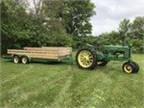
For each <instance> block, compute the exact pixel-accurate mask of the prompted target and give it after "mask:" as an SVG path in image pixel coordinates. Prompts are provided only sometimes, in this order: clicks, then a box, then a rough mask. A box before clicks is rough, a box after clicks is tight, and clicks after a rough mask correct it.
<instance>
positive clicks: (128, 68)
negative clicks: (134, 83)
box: [122, 62, 139, 74]
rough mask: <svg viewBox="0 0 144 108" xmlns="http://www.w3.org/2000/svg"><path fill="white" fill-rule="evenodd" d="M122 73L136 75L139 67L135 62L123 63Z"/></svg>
mask: <svg viewBox="0 0 144 108" xmlns="http://www.w3.org/2000/svg"><path fill="white" fill-rule="evenodd" d="M122 68H123V71H124V72H126V73H128V74H130V73H137V72H138V71H139V66H138V64H136V63H135V62H125V63H124V64H123V66H122Z"/></svg>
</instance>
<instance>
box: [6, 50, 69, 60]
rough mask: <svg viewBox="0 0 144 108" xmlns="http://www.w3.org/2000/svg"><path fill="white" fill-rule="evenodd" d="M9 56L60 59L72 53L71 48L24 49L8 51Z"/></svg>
mask: <svg viewBox="0 0 144 108" xmlns="http://www.w3.org/2000/svg"><path fill="white" fill-rule="evenodd" d="M7 53H8V54H11V55H20V56H28V57H31V58H43V59H59V58H61V57H65V56H68V55H70V54H71V53H72V48H71V47H24V49H23V50H21V49H8V50H7Z"/></svg>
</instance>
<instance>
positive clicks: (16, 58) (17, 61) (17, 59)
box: [13, 55, 20, 64]
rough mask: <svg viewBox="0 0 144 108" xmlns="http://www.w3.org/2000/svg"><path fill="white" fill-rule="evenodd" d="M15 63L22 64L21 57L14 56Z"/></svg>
mask: <svg viewBox="0 0 144 108" xmlns="http://www.w3.org/2000/svg"><path fill="white" fill-rule="evenodd" d="M13 62H14V63H15V64H18V63H19V62H20V57H19V56H18V55H14V56H13Z"/></svg>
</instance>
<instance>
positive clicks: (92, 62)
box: [76, 48, 97, 69]
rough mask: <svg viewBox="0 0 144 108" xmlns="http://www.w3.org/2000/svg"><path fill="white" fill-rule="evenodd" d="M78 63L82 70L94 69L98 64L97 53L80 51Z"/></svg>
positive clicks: (85, 50) (86, 49)
mask: <svg viewBox="0 0 144 108" xmlns="http://www.w3.org/2000/svg"><path fill="white" fill-rule="evenodd" d="M76 63H77V65H78V66H79V67H80V68H82V69H94V68H95V67H96V64H97V62H96V52H95V51H94V50H92V49H88V48H85V49H80V50H78V52H77V54H76Z"/></svg>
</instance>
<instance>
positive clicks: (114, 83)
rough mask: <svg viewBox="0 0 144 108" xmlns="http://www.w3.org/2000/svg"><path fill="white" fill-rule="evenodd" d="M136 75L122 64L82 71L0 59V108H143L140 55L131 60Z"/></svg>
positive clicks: (143, 75)
mask: <svg viewBox="0 0 144 108" xmlns="http://www.w3.org/2000/svg"><path fill="white" fill-rule="evenodd" d="M133 59H134V60H135V61H137V63H138V64H139V66H140V71H139V73H138V74H125V73H123V71H122V69H121V65H122V63H123V62H113V61H111V62H110V63H108V65H107V66H106V67H98V68H96V69H95V70H92V71H89V70H82V69H79V68H78V67H77V66H76V65H69V64H64V63H53V64H50V63H46V62H42V63H30V64H27V65H23V64H13V63H12V62H11V61H9V60H6V59H1V60H0V62H1V69H0V70H1V73H0V75H1V76H0V77H1V78H0V84H1V87H0V90H1V91H0V108H143V107H144V55H142V54H137V55H134V56H133Z"/></svg>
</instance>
